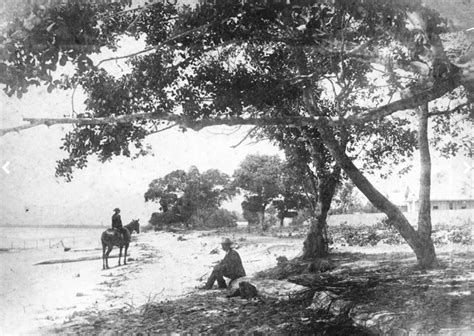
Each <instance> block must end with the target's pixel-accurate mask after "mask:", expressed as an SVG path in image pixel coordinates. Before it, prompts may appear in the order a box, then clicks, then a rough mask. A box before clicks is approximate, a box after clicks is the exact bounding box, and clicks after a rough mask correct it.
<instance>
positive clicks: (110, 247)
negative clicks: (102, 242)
mask: <svg viewBox="0 0 474 336" xmlns="http://www.w3.org/2000/svg"><path fill="white" fill-rule="evenodd" d="M112 248H113V246H107V252H106V253H105V266H106V267H107V269H108V268H109V254H110V252H111V251H112Z"/></svg>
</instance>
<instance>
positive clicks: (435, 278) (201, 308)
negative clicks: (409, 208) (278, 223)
mask: <svg viewBox="0 0 474 336" xmlns="http://www.w3.org/2000/svg"><path fill="white" fill-rule="evenodd" d="M223 234H225V235H229V233H228V232H227V233H222V232H217V233H207V234H200V235H199V238H196V236H195V235H194V236H193V237H194V238H193V237H191V236H188V235H187V234H185V233H184V234H181V235H179V236H178V237H173V239H176V240H179V243H180V244H182V245H181V246H185V245H186V244H187V242H191V241H193V239H194V241H195V242H196V241H199V242H200V243H201V246H202V242H203V241H206V240H213V239H214V240H216V239H217V238H218V237H221V236H222V235H223ZM232 235H233V237H234V239H235V240H237V241H238V242H239V243H238V251H239V252H240V253H241V255H243V256H244V258H243V259H244V264H245V262H246V261H247V262H248V263H247V265H248V268H249V269H250V272H247V273H249V274H251V275H253V276H257V278H267V279H268V278H273V279H276V278H277V279H280V280H286V281H290V282H292V283H296V284H299V285H303V286H305V287H307V289H308V290H307V291H306V292H305V295H304V296H299V297H293V298H292V299H288V300H282V299H280V298H262V297H257V298H253V299H248V300H247V299H242V298H240V297H232V298H228V297H227V294H228V291H226V290H211V291H202V290H198V289H197V288H195V287H196V286H194V287H193V288H191V287H188V289H189V290H188V291H187V292H186V291H185V292H184V293H183V294H184V295H182V296H179V295H177V296H174V297H168V298H165V297H161V299H157V298H156V297H155V298H150V300H149V301H147V302H146V303H144V304H141V305H139V306H133V305H130V304H124V305H123V306H122V307H118V308H117V306H116V307H115V308H113V309H110V310H102V309H101V310H94V309H91V310H81V311H76V312H75V313H74V314H73V315H71V316H70V317H69V318H68V319H67V322H65V323H62V324H58V325H55V326H52V327H48V328H45V329H43V330H42V331H41V332H42V333H44V334H53V333H54V334H61V335H64V334H74V335H76V334H79V335H116V334H150V333H152V334H172V333H178V334H224V333H225V334H235V335H267V334H268V335H270V334H271V335H275V334H277V335H278V334H314V335H380V334H385V335H472V334H474V295H473V289H474V263H473V262H472V260H474V251H473V250H472V248H471V246H456V245H450V246H444V247H443V248H440V249H438V257H439V260H440V264H441V267H440V268H439V269H436V270H430V271H422V270H419V269H417V267H416V260H415V258H414V255H413V253H411V252H410V251H409V249H408V248H407V247H406V246H401V247H397V248H393V247H388V246H375V247H367V248H362V247H336V248H335V249H334V250H333V251H332V254H331V256H330V258H329V259H328V260H324V263H322V264H324V265H326V267H324V268H319V269H318V268H317V267H316V269H315V267H310V265H309V264H308V263H303V262H300V261H299V260H298V259H297V258H296V259H294V257H295V256H297V255H296V254H295V251H297V249H298V248H299V246H301V242H302V241H301V239H299V238H294V239H290V238H288V237H285V238H278V237H260V236H254V235H246V234H244V233H242V232H240V233H234V234H232ZM180 237H181V238H180ZM216 241H217V240H216ZM291 242H293V243H291ZM212 246H213V245H212ZM207 247H208V250H211V249H210V247H211V246H207ZM162 248H163V247H162ZM196 252H198V253H202V251H196ZM155 253H156V254H160V252H159V251H157V252H155ZM285 254H287V255H288V256H289V257H290V258H288V259H290V260H289V262H288V263H286V264H283V265H280V266H275V265H276V263H277V262H276V256H279V255H285ZM184 255H186V254H184ZM220 257H222V256H220ZM189 258H190V259H191V261H190V263H192V259H193V258H196V256H195V255H193V254H192V253H190V254H189ZM218 259H220V258H216V260H218ZM200 261H201V262H202V260H200ZM148 262H152V263H156V266H158V265H160V263H161V265H160V272H163V273H166V272H173V269H174V270H175V271H176V264H173V263H165V262H164V259H160V258H156V259H154V260H153V261H148ZM252 262H254V265H253V266H252ZM328 265H329V266H328ZM265 266H267V268H265ZM272 266H274V267H273V268H271V267H272ZM313 266H314V265H313ZM167 268H169V269H167ZM259 269H260V270H263V272H257V271H258V270H259ZM135 271H136V272H139V269H138V268H135ZM176 272H178V273H177V274H179V271H176ZM181 272H182V273H183V272H185V271H184V270H181ZM183 274H184V273H183ZM195 274H197V273H196V272H195V273H194V275H193V276H194V278H193V279H194V280H193V282H192V284H193V285H196V284H198V283H199V281H201V282H202V280H203V278H202V277H201V278H200V279H196V277H195ZM157 277H159V276H158V275H157ZM137 278H140V274H138V276H137ZM184 280H186V279H184ZM197 280H199V281H197ZM125 283H126V281H116V282H114V286H116V287H115V291H116V292H117V293H118V295H117V296H120V294H119V293H120V291H121V286H122V285H123V286H125ZM141 290H142V291H143V290H144V288H142V289H141ZM322 292H324V293H330V294H331V295H332V296H333V298H337V300H336V301H333V302H332V303H333V306H334V307H335V306H336V303H340V302H344V304H345V306H344V308H343V309H341V310H339V312H338V313H334V310H331V309H332V308H331V309H327V310H324V309H311V307H312V306H311V305H312V304H314V301H313V296H314V295H316V296H317V295H318V293H319V295H321V293H322Z"/></svg>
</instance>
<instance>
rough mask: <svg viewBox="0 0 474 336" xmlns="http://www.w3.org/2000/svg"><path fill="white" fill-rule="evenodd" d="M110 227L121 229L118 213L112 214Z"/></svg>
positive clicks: (120, 219)
mask: <svg viewBox="0 0 474 336" xmlns="http://www.w3.org/2000/svg"><path fill="white" fill-rule="evenodd" d="M112 228H115V229H121V228H122V218H121V217H120V214H118V213H115V214H113V216H112Z"/></svg>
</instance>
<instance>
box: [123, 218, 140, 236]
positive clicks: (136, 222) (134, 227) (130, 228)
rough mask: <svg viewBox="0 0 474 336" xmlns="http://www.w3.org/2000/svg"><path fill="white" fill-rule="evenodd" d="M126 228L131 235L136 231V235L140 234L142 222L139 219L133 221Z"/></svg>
mask: <svg viewBox="0 0 474 336" xmlns="http://www.w3.org/2000/svg"><path fill="white" fill-rule="evenodd" d="M125 228H126V229H127V230H128V232H130V234H132V233H133V231H135V232H136V233H140V222H139V219H134V220H132V221H131V222H130V223H129V224H127V225H125Z"/></svg>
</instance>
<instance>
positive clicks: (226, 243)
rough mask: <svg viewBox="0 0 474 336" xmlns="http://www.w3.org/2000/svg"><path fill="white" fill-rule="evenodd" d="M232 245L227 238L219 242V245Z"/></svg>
mask: <svg viewBox="0 0 474 336" xmlns="http://www.w3.org/2000/svg"><path fill="white" fill-rule="evenodd" d="M233 243H234V242H233V241H232V240H230V239H229V238H226V239H224V240H223V241H222V242H221V245H232V244H233Z"/></svg>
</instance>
